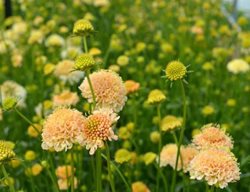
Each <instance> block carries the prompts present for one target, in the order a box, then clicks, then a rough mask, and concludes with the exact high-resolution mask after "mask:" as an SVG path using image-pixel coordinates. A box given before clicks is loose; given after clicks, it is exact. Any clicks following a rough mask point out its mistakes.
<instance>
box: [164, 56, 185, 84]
mask: <svg viewBox="0 0 250 192" xmlns="http://www.w3.org/2000/svg"><path fill="white" fill-rule="evenodd" d="M165 73H166V77H167V78H168V79H169V80H171V81H176V80H179V79H183V78H184V76H185V75H186V74H187V68H186V66H185V65H184V64H183V63H181V62H180V61H171V62H170V63H168V65H167V67H166V71H165Z"/></svg>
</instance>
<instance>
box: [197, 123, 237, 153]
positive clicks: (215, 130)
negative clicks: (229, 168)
mask: <svg viewBox="0 0 250 192" xmlns="http://www.w3.org/2000/svg"><path fill="white" fill-rule="evenodd" d="M193 144H194V145H195V146H196V147H197V148H198V149H206V148H225V147H226V148H229V149H232V148H233V141H232V139H231V137H230V136H228V135H227V134H226V133H225V132H224V131H223V130H221V129H220V127H219V126H218V125H213V124H208V125H205V126H203V127H202V131H201V132H200V133H199V134H197V135H195V136H194V138H193Z"/></svg>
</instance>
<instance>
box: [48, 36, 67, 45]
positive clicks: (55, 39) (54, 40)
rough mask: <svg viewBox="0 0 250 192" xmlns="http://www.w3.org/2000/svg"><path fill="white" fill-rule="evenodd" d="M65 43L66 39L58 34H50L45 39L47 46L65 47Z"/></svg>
mask: <svg viewBox="0 0 250 192" xmlns="http://www.w3.org/2000/svg"><path fill="white" fill-rule="evenodd" d="M64 44H65V41H64V39H63V38H62V37H61V36H60V35H58V34H52V35H50V36H49V37H48V38H47V39H46V41H45V45H46V46H47V47H63V46H64Z"/></svg>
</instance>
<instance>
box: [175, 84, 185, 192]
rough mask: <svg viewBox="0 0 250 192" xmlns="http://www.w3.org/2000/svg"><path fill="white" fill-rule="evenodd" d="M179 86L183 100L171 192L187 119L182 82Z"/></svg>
mask: <svg viewBox="0 0 250 192" xmlns="http://www.w3.org/2000/svg"><path fill="white" fill-rule="evenodd" d="M180 84H181V92H182V100H183V122H182V127H181V133H180V137H179V141H178V145H177V156H176V162H175V169H174V174H173V179H172V185H171V192H174V191H175V184H176V175H177V167H178V161H179V157H180V148H181V144H182V141H183V137H184V131H185V125H186V117H187V101H186V94H185V88H184V85H183V82H182V80H180Z"/></svg>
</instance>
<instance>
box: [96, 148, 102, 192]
mask: <svg viewBox="0 0 250 192" xmlns="http://www.w3.org/2000/svg"><path fill="white" fill-rule="evenodd" d="M96 191H97V192H101V191H102V157H101V151H100V149H97V151H96Z"/></svg>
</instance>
